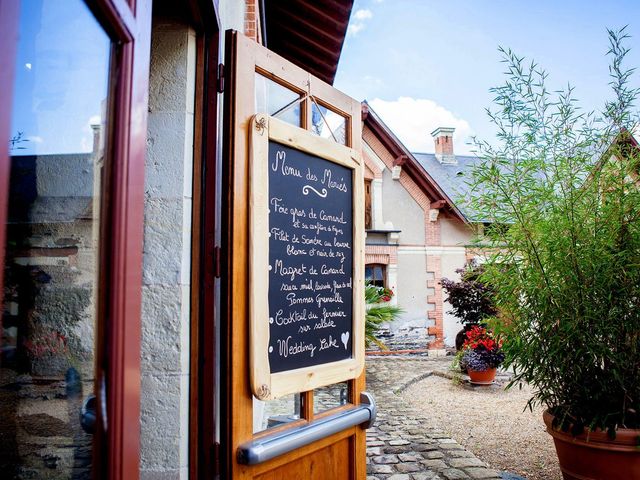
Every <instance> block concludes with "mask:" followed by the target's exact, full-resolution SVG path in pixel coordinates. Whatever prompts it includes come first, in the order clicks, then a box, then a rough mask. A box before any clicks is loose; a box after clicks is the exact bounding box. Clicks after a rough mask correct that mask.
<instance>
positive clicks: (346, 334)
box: [340, 332, 349, 350]
mask: <svg viewBox="0 0 640 480" xmlns="http://www.w3.org/2000/svg"><path fill="white" fill-rule="evenodd" d="M340 339H341V340H342V343H344V349H345V350H346V349H347V343H349V332H344V333H343V334H342V335H341V336H340Z"/></svg>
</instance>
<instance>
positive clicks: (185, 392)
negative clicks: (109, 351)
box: [140, 19, 196, 479]
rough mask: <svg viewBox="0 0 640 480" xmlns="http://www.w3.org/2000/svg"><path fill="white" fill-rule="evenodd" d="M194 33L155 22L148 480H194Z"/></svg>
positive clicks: (148, 200) (146, 304) (146, 339)
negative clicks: (191, 365) (191, 435)
mask: <svg viewBox="0 0 640 480" xmlns="http://www.w3.org/2000/svg"><path fill="white" fill-rule="evenodd" d="M195 39H196V38H195V32H194V31H193V30H191V29H190V28H189V27H188V26H186V25H183V24H181V23H180V22H178V21H176V20H173V19H154V24H153V30H152V44H151V73H150V96H149V121H148V125H149V131H148V139H147V159H146V164H145V175H146V179H145V219H144V225H145V231H144V249H143V285H142V393H141V405H140V407H141V419H140V422H141V438H140V442H141V452H140V468H141V478H142V479H169V478H171V479H173V478H187V477H188V458H189V455H188V452H189V450H188V440H189V348H190V346H189V322H190V305H189V297H190V274H191V267H190V265H191V251H190V248H191V213H192V212H191V208H192V207H191V201H192V198H191V195H192V182H193V178H192V177H193V175H192V167H193V122H194V98H195V97H194V90H195V61H196V53H195Z"/></svg>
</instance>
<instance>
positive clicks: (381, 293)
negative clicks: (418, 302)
mask: <svg viewBox="0 0 640 480" xmlns="http://www.w3.org/2000/svg"><path fill="white" fill-rule="evenodd" d="M387 295H388V290H386V289H384V288H381V287H376V286H375V285H371V284H370V283H367V284H366V285H365V287H364V298H365V303H366V309H367V311H366V315H365V323H364V339H365V346H367V347H370V346H371V344H375V345H377V346H378V347H380V348H382V349H384V350H386V349H387V347H386V345H385V344H384V343H383V342H382V341H381V340H380V339H379V338H378V337H377V336H376V334H377V332H378V330H379V329H380V326H381V325H382V324H383V323H388V322H392V321H393V320H395V319H396V318H398V315H400V313H402V309H401V308H400V307H396V306H394V305H388V304H386V303H383V298H387Z"/></svg>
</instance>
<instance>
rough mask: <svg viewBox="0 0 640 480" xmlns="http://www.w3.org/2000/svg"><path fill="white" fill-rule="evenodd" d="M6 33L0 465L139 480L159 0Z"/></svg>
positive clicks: (41, 16)
mask: <svg viewBox="0 0 640 480" xmlns="http://www.w3.org/2000/svg"><path fill="white" fill-rule="evenodd" d="M0 25H1V26H2V27H3V28H1V29H0V30H1V31H2V33H1V34H0V40H1V42H0V44H2V45H3V49H2V51H3V53H2V54H1V55H0V57H1V59H2V61H3V64H4V65H5V68H3V70H2V72H3V73H2V74H0V92H2V95H0V96H1V97H2V99H3V100H5V101H3V106H2V108H1V109H0V145H2V147H0V242H1V245H0V268H1V270H0V285H2V283H3V281H4V285H3V288H2V294H3V297H2V298H3V300H2V303H3V312H4V315H3V319H2V324H1V325H0V327H3V328H0V330H3V331H4V332H5V333H6V334H5V335H3V336H2V342H1V343H2V345H1V347H2V356H1V358H0V383H1V384H2V388H1V389H0V390H2V391H3V392H4V393H3V394H2V398H1V399H0V405H1V406H2V409H1V411H0V439H1V442H0V443H1V444H2V448H1V449H0V450H2V454H1V455H0V468H2V471H3V472H4V473H5V474H6V475H8V476H9V477H11V478H13V477H14V476H15V477H16V478H26V477H29V478H31V477H33V478H43V477H47V478H48V477H55V478H83V479H84V478H109V479H124V478H126V479H136V478H138V476H139V461H140V459H139V451H140V446H139V444H140V439H139V422H140V415H139V411H140V334H141V329H140V287H141V278H142V225H143V192H144V188H143V187H144V158H145V149H146V113H147V95H148V88H147V85H148V78H149V48H150V29H151V1H137V2H135V1H129V2H127V1H117V0H92V1H89V0H87V1H84V0H69V1H66V2H58V1H56V0H40V1H34V0H21V1H19V2H15V1H5V0H2V1H1V2H0ZM8 26H10V28H7V27H8ZM7 146H9V149H8V150H7V148H6V147H7ZM9 385H10V386H11V389H10V390H9V389H7V388H5V387H6V386H9ZM25 411H28V412H29V414H28V415H26V416H25V415H24V414H23V413H21V412H25Z"/></svg>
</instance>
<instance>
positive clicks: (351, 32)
mask: <svg viewBox="0 0 640 480" xmlns="http://www.w3.org/2000/svg"><path fill="white" fill-rule="evenodd" d="M372 18H373V12H372V11H371V10H369V9H367V8H361V9H359V10H356V11H355V12H354V13H353V16H352V18H351V21H350V22H349V27H347V36H351V37H353V36H356V35H357V34H358V33H359V32H360V31H361V30H362V29H364V27H365V24H366V22H367V21H369V20H371V19H372Z"/></svg>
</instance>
